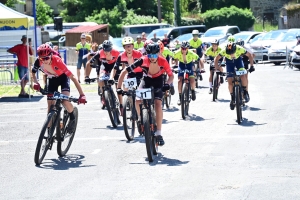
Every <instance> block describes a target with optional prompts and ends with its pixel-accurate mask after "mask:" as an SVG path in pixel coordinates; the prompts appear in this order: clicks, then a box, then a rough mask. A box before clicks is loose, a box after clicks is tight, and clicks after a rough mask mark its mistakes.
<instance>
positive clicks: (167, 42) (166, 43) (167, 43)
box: [162, 33, 170, 47]
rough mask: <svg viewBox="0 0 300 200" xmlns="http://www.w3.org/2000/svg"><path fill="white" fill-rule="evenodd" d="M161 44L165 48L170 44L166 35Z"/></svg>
mask: <svg viewBox="0 0 300 200" xmlns="http://www.w3.org/2000/svg"><path fill="white" fill-rule="evenodd" d="M162 43H163V44H164V46H165V47H168V46H169V44H170V39H169V38H168V35H167V34H166V33H165V34H164V39H163V40H162Z"/></svg>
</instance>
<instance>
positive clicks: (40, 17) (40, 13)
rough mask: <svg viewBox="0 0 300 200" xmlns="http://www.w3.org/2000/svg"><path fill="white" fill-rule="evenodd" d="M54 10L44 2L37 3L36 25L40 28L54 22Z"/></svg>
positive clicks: (41, 0) (38, 0)
mask: <svg viewBox="0 0 300 200" xmlns="http://www.w3.org/2000/svg"><path fill="white" fill-rule="evenodd" d="M52 16H53V9H51V8H50V6H49V5H48V4H46V3H45V2H44V1H43V0H37V1H36V23H37V25H39V26H42V25H45V24H49V23H52V22H53V19H52Z"/></svg>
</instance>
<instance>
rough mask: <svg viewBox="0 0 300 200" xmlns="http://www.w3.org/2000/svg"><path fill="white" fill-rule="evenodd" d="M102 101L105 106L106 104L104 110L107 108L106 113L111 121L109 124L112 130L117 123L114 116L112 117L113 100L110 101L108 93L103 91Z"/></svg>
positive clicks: (110, 97)
mask: <svg viewBox="0 0 300 200" xmlns="http://www.w3.org/2000/svg"><path fill="white" fill-rule="evenodd" d="M104 99H105V104H106V108H107V112H108V115H109V118H110V121H111V124H112V126H113V127H114V128H117V126H118V123H117V120H115V117H114V116H115V115H114V110H113V105H114V103H113V100H112V96H111V94H110V92H109V91H107V90H106V91H104Z"/></svg>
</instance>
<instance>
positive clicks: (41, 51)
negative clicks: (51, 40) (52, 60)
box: [37, 44, 52, 57]
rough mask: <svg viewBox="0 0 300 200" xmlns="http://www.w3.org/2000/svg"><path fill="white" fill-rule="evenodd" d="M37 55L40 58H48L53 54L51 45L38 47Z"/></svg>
mask: <svg viewBox="0 0 300 200" xmlns="http://www.w3.org/2000/svg"><path fill="white" fill-rule="evenodd" d="M37 53H38V55H39V56H40V57H46V56H49V55H50V54H51V53H52V49H51V47H50V45H49V44H42V45H41V46H39V47H38V49H37Z"/></svg>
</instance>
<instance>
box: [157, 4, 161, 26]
mask: <svg viewBox="0 0 300 200" xmlns="http://www.w3.org/2000/svg"><path fill="white" fill-rule="evenodd" d="M157 13H158V22H159V23H161V3H160V0H157Z"/></svg>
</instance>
